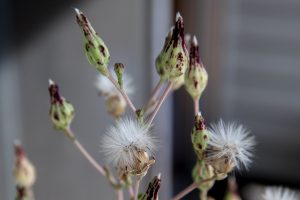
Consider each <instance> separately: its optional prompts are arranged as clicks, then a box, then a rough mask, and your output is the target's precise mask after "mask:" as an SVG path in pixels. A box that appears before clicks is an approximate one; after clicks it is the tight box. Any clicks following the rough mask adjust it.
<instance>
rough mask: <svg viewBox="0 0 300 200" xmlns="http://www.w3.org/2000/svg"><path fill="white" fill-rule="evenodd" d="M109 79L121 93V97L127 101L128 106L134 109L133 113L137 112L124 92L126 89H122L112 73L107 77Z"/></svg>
mask: <svg viewBox="0 0 300 200" xmlns="http://www.w3.org/2000/svg"><path fill="white" fill-rule="evenodd" d="M107 78H108V79H109V80H110V81H111V83H112V84H113V85H114V86H115V87H116V88H117V90H118V91H119V92H120V93H121V95H122V96H123V98H124V99H125V101H126V102H127V104H128V105H129V107H130V108H131V109H132V111H133V112H134V114H135V112H136V108H135V106H134V105H133V103H132V101H131V100H130V98H129V97H128V95H127V94H126V92H125V91H124V89H122V88H120V86H119V84H118V83H117V81H116V80H115V79H114V77H113V76H112V75H111V73H109V74H108V75H107Z"/></svg>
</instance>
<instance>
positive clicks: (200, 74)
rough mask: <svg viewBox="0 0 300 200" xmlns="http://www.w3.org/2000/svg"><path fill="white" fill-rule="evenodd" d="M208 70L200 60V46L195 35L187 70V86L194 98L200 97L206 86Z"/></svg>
mask: <svg viewBox="0 0 300 200" xmlns="http://www.w3.org/2000/svg"><path fill="white" fill-rule="evenodd" d="M207 80H208V75H207V72H206V70H205V68H204V66H203V64H202V62H201V61H200V56H199V46H198V42H197V39H196V37H195V36H194V37H193V41H192V43H191V48H190V64H189V67H188V69H187V70H186V72H185V88H186V90H187V91H188V93H189V94H190V95H191V96H192V98H193V99H199V98H200V97H201V94H202V92H203V91H204V89H205V88H206V85H207Z"/></svg>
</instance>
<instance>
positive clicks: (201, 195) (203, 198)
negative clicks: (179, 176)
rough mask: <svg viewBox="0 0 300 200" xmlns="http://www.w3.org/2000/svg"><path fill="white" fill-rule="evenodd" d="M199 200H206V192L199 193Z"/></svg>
mask: <svg viewBox="0 0 300 200" xmlns="http://www.w3.org/2000/svg"><path fill="white" fill-rule="evenodd" d="M200 200H207V190H201V191H200Z"/></svg>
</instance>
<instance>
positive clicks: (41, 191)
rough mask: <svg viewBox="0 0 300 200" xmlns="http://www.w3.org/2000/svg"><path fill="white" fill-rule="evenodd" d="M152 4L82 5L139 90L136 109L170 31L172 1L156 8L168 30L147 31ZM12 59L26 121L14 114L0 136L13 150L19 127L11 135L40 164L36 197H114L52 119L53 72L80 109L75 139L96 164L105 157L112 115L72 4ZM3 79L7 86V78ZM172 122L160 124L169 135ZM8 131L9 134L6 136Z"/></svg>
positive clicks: (105, 0) (8, 183)
mask: <svg viewBox="0 0 300 200" xmlns="http://www.w3.org/2000/svg"><path fill="white" fill-rule="evenodd" d="M151 6H154V5H153V4H151V3H149V2H148V1H138V0H126V1H109V0H102V1H90V2H89V3H86V4H82V5H79V8H80V9H81V10H82V11H83V12H85V13H86V14H87V15H88V17H89V18H90V21H91V22H92V24H93V25H94V28H95V29H96V30H97V32H98V33H99V35H100V36H101V37H102V38H103V39H104V41H105V42H106V44H107V46H108V47H109V49H110V53H111V63H112V64H113V63H114V62H123V63H124V64H125V66H126V72H128V73H129V74H130V75H131V76H132V77H133V78H134V81H135V83H136V84H135V88H136V93H135V95H134V100H133V102H134V103H135V104H136V106H137V107H139V106H141V105H143V103H144V102H145V101H146V99H147V97H148V94H149V92H150V90H151V84H152V79H153V77H154V76H153V75H152V72H153V71H152V69H151V68H150V67H153V62H150V60H151V59H152V58H153V56H151V55H152V54H153V55H154V54H157V53H158V51H159V50H157V49H158V48H157V46H158V44H161V42H162V41H163V39H164V36H165V33H167V30H168V29H169V24H167V23H168V22H169V18H168V17H167V16H169V14H170V8H168V6H169V1H167V2H166V3H165V4H164V6H163V7H159V8H160V10H159V11H158V12H161V14H160V16H161V18H160V19H166V20H163V21H162V22H157V23H159V24H160V25H161V24H165V25H166V26H162V27H164V28H165V30H162V31H161V32H158V33H154V32H150V31H149V30H150V28H155V26H156V25H155V24H149V22H152V19H151V16H152V15H153V14H154V12H155V10H152V9H150V8H151ZM153 8H155V6H154V7H153ZM156 8H158V7H157V6H156ZM164 9H166V10H164ZM165 11H167V12H165ZM160 28H161V27H160ZM159 30H161V29H159ZM152 34H155V37H152ZM157 38H161V40H159V41H156V43H154V45H155V46H156V48H155V50H154V51H152V50H150V47H151V45H150V44H152V40H153V39H157ZM13 60H14V62H15V63H16V66H15V67H14V69H17V71H16V72H15V73H13V75H12V76H13V77H14V78H16V79H17V80H18V81H19V84H17V86H18V87H17V89H16V90H15V91H14V94H15V95H17V99H16V102H17V105H19V108H20V109H18V110H16V111H15V112H13V113H14V114H15V115H17V116H19V117H20V121H21V122H19V121H17V120H16V122H17V123H16V124H12V125H10V126H11V127H10V129H8V130H4V129H2V130H1V132H2V138H1V140H2V139H3V140H2V141H3V143H5V144H7V145H6V146H5V151H6V152H10V151H11V150H12V149H11V148H10V145H11V144H12V140H13V139H14V137H13V136H11V135H10V134H11V133H10V132H11V131H14V130H17V131H14V132H18V133H13V134H14V135H22V136H21V140H22V141H23V143H24V146H25V149H26V151H27V153H28V155H29V157H30V158H31V160H32V161H33V163H34V164H35V165H36V167H37V172H38V179H37V184H36V186H35V188H34V190H35V193H36V199H43V200H47V199H49V200H52V199H65V200H67V199H72V200H76V199H78V200H82V199H114V198H115V196H113V195H114V193H113V190H112V189H111V188H110V187H109V186H108V184H107V183H106V180H105V179H104V178H103V177H102V176H100V175H99V174H97V172H96V171H95V170H94V169H93V168H92V167H91V166H90V164H89V163H87V162H86V161H85V160H84V158H83V157H82V155H80V154H79V153H78V152H77V149H75V148H74V146H72V144H71V143H70V142H69V141H68V140H66V139H65V138H64V137H63V135H62V134H60V133H58V132H56V131H55V130H53V128H52V126H51V123H50V121H49V118H48V109H49V97H48V91H47V87H48V79H49V78H51V79H53V80H54V81H55V82H57V83H58V84H59V85H60V88H61V92H62V94H63V96H65V97H66V98H67V99H68V100H69V101H71V102H72V104H73V105H74V107H75V109H76V117H75V119H74V122H73V125H72V127H73V129H74V131H75V133H76V135H77V137H78V139H79V140H80V141H81V143H82V144H83V145H84V146H85V147H86V148H87V150H88V151H89V152H90V153H91V154H92V155H93V156H94V157H95V158H96V159H97V160H99V162H101V163H104V160H103V159H102V156H101V154H100V153H99V140H100V137H101V134H103V133H104V131H105V129H106V128H107V127H108V125H109V124H110V123H112V119H111V118H110V117H109V116H108V115H107V114H106V112H105V107H104V101H103V99H102V98H100V97H98V96H97V91H96V89H95V87H94V81H95V78H96V75H97V72H96V70H95V69H93V67H91V66H90V65H89V64H88V62H87V60H86V58H85V55H84V53H83V51H82V40H81V32H80V30H79V28H78V26H77V24H76V22H75V15H74V12H73V10H72V9H71V8H70V10H67V11H66V12H65V13H64V14H63V15H62V16H61V17H60V18H59V19H58V20H56V21H55V22H53V23H51V24H49V25H47V28H46V29H45V30H43V31H41V33H40V34H39V35H38V36H37V37H35V38H34V39H32V40H30V41H28V42H27V44H26V45H24V47H23V48H22V49H20V50H18V51H17V53H16V56H15V58H14V59H13ZM9 68H10V69H13V66H11V65H10V66H9ZM1 75H2V74H1ZM2 80H3V79H2ZM2 80H1V81H2ZM12 80H13V79H12ZM5 83H6V84H7V85H8V86H9V84H8V83H9V82H5ZM11 88H12V89H13V88H14V87H13V86H12V87H11ZM3 94H6V90H1V95H3ZM1 99H2V98H1ZM9 101H10V100H9V99H8V102H9ZM7 105H9V106H12V105H10V104H7ZM12 107H13V106H12ZM169 110H170V109H168V107H166V108H164V113H165V115H166V113H168V112H169ZM3 117H4V116H3ZM170 120H171V119H170ZM1 121H2V120H1ZM2 122H4V123H5V121H2ZM169 126H171V124H169V125H163V126H161V127H164V129H162V131H161V130H160V128H159V127H158V128H157V129H156V130H157V132H164V133H165V134H166V135H165V136H167V134H169V133H168V132H169V131H170V128H168V127H169ZM13 127H15V128H13ZM8 135H10V136H9V137H7V136H8ZM165 138H166V137H165ZM162 148H166V152H167V154H170V151H169V150H168V149H167V148H170V145H169V146H168V145H166V147H164V146H162ZM5 151H3V154H5ZM1 154H2V153H1ZM1 156H2V155H1ZM161 156H164V154H163V155H161ZM5 157H6V159H5V160H4V162H6V163H7V162H8V163H11V162H12V159H11V153H6V154H5ZM158 159H159V160H162V161H164V162H169V160H168V158H167V159H162V158H159V156H158ZM1 161H2V159H1ZM10 165H11V164H10ZM161 166H163V165H161ZM168 166H169V167H168V168H166V169H164V171H167V172H169V174H166V176H165V177H166V178H170V174H171V171H170V164H169V165H168ZM10 167H11V166H8V167H6V168H5V170H1V174H0V175H1V177H2V174H5V175H6V176H7V177H8V178H9V177H10ZM158 167H159V166H158ZM3 171H4V173H3ZM158 171H160V169H155V170H154V173H157V172H158ZM7 174H9V175H7ZM1 181H2V178H1ZM167 183H168V182H167V181H166V182H165V186H164V188H165V190H168V186H167ZM5 185H6V186H7V187H9V188H10V187H11V186H12V182H11V180H6V184H5ZM12 191H13V190H12V189H10V190H5V192H4V193H2V194H0V198H1V199H11V198H12V197H13V196H14V195H13V194H12ZM1 195H5V196H1ZM8 195H10V197H9V198H7V196H8Z"/></svg>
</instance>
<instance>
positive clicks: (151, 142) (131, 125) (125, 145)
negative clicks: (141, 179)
mask: <svg viewBox="0 0 300 200" xmlns="http://www.w3.org/2000/svg"><path fill="white" fill-rule="evenodd" d="M101 147H102V151H103V152H104V154H105V156H106V157H107V159H108V161H109V162H112V163H113V164H114V165H115V166H116V167H117V168H118V170H119V174H120V177H121V178H123V177H124V176H127V175H138V176H143V175H145V174H146V173H147V171H148V169H149V167H150V166H151V165H152V164H154V162H155V161H154V159H152V158H151V156H152V154H153V151H154V149H155V139H154V138H153V136H152V135H151V134H150V132H149V125H145V124H141V123H139V122H138V121H137V120H136V119H131V118H125V119H120V120H118V121H117V122H116V125H115V126H112V127H110V128H109V129H108V131H107V132H106V134H105V135H104V137H103V138H102V140H101Z"/></svg>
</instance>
